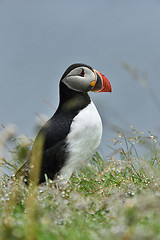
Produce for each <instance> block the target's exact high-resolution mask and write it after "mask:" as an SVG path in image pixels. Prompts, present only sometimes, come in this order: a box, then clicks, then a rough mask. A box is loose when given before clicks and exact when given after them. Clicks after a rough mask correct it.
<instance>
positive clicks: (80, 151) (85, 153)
mask: <svg viewBox="0 0 160 240" xmlns="http://www.w3.org/2000/svg"><path fill="white" fill-rule="evenodd" d="M101 137H102V122H101V118H100V116H99V113H98V111H97V109H96V107H95V105H94V104H93V102H91V103H90V104H89V105H88V106H87V107H86V108H85V109H83V110H81V111H80V112H79V113H78V115H77V116H76V117H75V118H74V119H73V122H72V124H71V128H70V133H69V135H68V137H67V146H68V147H67V150H68V159H67V162H66V164H65V166H64V167H63V168H62V169H61V175H62V176H63V178H65V179H66V180H68V179H69V178H70V176H71V175H72V173H73V171H74V170H75V169H77V168H80V167H81V166H83V165H84V164H85V163H86V162H87V161H88V160H90V159H91V157H92V156H93V154H94V153H95V151H96V150H97V148H98V146H99V144H100V141H101Z"/></svg>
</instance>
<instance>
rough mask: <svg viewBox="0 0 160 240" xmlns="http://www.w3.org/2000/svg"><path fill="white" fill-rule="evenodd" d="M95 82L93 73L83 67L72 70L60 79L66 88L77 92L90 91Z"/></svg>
mask: <svg viewBox="0 0 160 240" xmlns="http://www.w3.org/2000/svg"><path fill="white" fill-rule="evenodd" d="M95 81H96V76H95V73H94V72H93V71H92V70H91V69H89V68H87V67H85V66H81V67H77V68H74V69H73V70H71V71H70V72H69V73H68V74H67V76H66V77H64V78H63V79H62V82H64V83H65V84H66V85H67V87H69V88H71V89H72V90H76V91H79V92H88V91H90V90H91V89H92V88H93V85H94V84H95Z"/></svg>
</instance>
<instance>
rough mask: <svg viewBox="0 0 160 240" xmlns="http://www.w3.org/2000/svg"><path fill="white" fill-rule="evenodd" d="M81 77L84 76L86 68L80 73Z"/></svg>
mask: <svg viewBox="0 0 160 240" xmlns="http://www.w3.org/2000/svg"><path fill="white" fill-rule="evenodd" d="M79 75H80V76H81V77H84V75H85V72H84V69H82V71H81V73H80V74H79Z"/></svg>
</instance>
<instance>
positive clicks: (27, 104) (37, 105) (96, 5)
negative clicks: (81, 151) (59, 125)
mask: <svg viewBox="0 0 160 240" xmlns="http://www.w3.org/2000/svg"><path fill="white" fill-rule="evenodd" d="M159 13H160V1H157V0H152V1H151V0H150V1H149V0H141V1H131V0H122V1H118V0H113V1H109V0H104V1H103V0H99V1H91V0H90V1H89V0H85V1H84V0H81V1H75V0H74V1H73V0H71V1H64V0H63V1H59V0H57V1H53V0H47V1H44V0H34V1H33V0H27V1H25V0H5V1H4V0H1V1H0V122H2V123H3V124H5V125H6V124H8V123H15V124H16V125H17V126H18V128H19V134H28V135H29V136H33V135H34V134H35V133H34V134H33V126H34V121H35V113H34V111H36V112H38V113H39V114H41V113H45V114H47V115H48V116H49V117H50V116H51V115H52V114H53V112H54V111H53V109H52V108H51V107H50V106H49V105H47V104H46V103H44V102H43V101H41V100H40V98H44V99H46V100H47V101H49V102H50V103H52V104H53V105H54V106H55V107H56V106H57V104H58V84H59V79H60V78H61V75H62V74H63V72H64V71H65V69H66V68H67V67H68V66H69V65H70V64H72V63H75V62H83V63H86V64H89V65H91V66H93V67H94V68H95V69H97V70H98V71H100V72H102V73H103V74H105V75H106V76H107V78H108V79H109V80H110V82H111V85H112V88H113V92H112V94H105V93H103V94H93V93H92V94H90V96H91V97H92V99H93V100H94V102H95V104H96V106H97V108H98V110H99V112H100V114H101V116H102V119H103V122H104V137H103V142H104V143H105V142H106V139H107V138H108V137H112V136H115V134H111V133H108V127H107V126H108V125H107V122H108V121H109V122H111V123H115V124H118V125H120V126H122V127H123V128H124V129H128V128H129V125H134V126H135V127H136V128H138V129H139V130H146V129H150V130H151V131H153V132H156V131H155V129H156V128H157V127H159V126H160V120H159V117H160V113H159V112H158V111H157V108H156V106H155V104H154V103H153V101H152V100H151V98H150V97H149V94H148V92H147V91H146V89H145V88H144V87H143V86H141V85H140V84H139V83H138V82H136V81H134V80H133V79H131V77H130V76H129V75H128V73H127V72H126V71H125V70H124V69H123V68H122V67H121V62H127V63H129V64H131V65H133V66H136V67H138V68H139V70H140V71H142V72H143V71H146V72H147V74H148V80H149V83H150V85H151V86H152V88H153V90H154V91H155V93H156V94H157V96H158V98H159V101H160V97H159V90H160V79H159V78H160V77H159V76H160V67H159V63H160V14H159ZM117 112H119V113H120V116H119V115H117Z"/></svg>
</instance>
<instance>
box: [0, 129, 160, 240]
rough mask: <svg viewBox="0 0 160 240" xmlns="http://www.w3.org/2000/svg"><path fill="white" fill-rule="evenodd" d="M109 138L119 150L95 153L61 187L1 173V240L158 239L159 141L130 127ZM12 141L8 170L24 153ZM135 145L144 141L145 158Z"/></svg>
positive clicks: (24, 147) (24, 148)
mask: <svg viewBox="0 0 160 240" xmlns="http://www.w3.org/2000/svg"><path fill="white" fill-rule="evenodd" d="M113 143H114V146H113V153H115V152H116V153H117V152H118V154H116V155H115V154H111V155H110V157H108V158H106V159H104V160H103V159H102V158H101V156H100V155H99V154H98V153H97V154H96V155H95V156H94V158H93V159H92V161H91V163H90V164H89V165H88V166H86V167H85V168H84V169H82V170H81V171H78V172H76V173H75V174H74V175H73V176H72V178H71V179H70V181H69V182H68V183H67V184H66V186H65V188H63V189H58V188H55V187H54V185H53V184H52V182H50V181H49V180H48V181H47V184H44V185H41V186H39V187H35V186H30V187H29V188H26V187H25V186H24V185H23V184H22V183H21V182H15V181H13V182H12V181H11V180H10V181H8V178H7V177H6V176H5V175H3V176H2V177H1V183H0V195H1V198H0V215H1V217H0V240H5V239H7V240H8V239H12V240H14V239H15V240H18V239H20V240H21V239H28V240H36V239H37V240H44V239H45V240H50V239H53V240H54V239H55V240H63V239H68V240H75V239H76V240H80V239H83V240H94V239H96V240H97V239H105V240H106V239H107V240H110V239H112V240H113V239H118V240H119V239H121V240H130V239H131V240H132V239H133V240H134V239H135V240H137V239H140V240H143V239H148V240H149V239H154V240H156V239H157V240H158V239H160V227H159V226H160V217H159V216H160V183H159V176H160V170H159V168H160V143H159V141H158V139H157V138H156V137H154V136H153V135H152V134H151V133H150V132H149V133H148V136H147V137H144V134H142V133H140V132H138V131H136V130H135V129H133V128H132V135H131V136H129V137H125V136H123V134H119V136H118V137H116V138H115V139H113ZM14 144H15V148H14V149H15V150H13V149H12V153H11V155H10V157H9V158H10V163H11V164H8V162H7V158H6V159H5V160H4V158H2V160H3V161H2V164H5V166H6V167H9V169H10V171H11V166H12V167H14V168H17V167H18V166H17V165H16V164H17V158H18V159H19V160H22V159H23V158H26V157H27V152H28V145H25V144H23V141H20V140H16V141H14ZM137 144H138V145H139V144H140V145H142V144H145V146H147V149H148V150H147V151H148V154H147V156H146V157H144V158H143V157H142V156H140V155H139V153H138V150H137V147H138V145H137ZM117 149H118V150H117ZM19 164H20V163H19Z"/></svg>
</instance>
